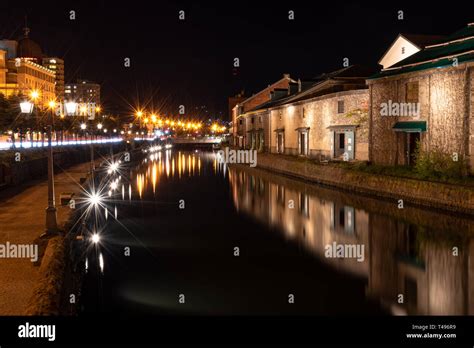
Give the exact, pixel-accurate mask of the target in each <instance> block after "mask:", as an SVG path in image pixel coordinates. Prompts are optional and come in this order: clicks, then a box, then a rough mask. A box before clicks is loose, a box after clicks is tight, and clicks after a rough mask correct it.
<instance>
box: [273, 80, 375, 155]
mask: <svg viewBox="0 0 474 348" xmlns="http://www.w3.org/2000/svg"><path fill="white" fill-rule="evenodd" d="M341 100H343V101H344V113H340V114H338V110H337V105H338V101H341ZM368 102H369V92H368V90H367V89H362V90H352V91H345V92H337V93H331V94H328V95H324V96H321V97H317V98H312V99H308V100H305V101H301V102H296V103H292V104H288V105H285V106H283V107H280V108H278V109H273V110H272V111H271V119H270V130H271V132H270V133H271V135H270V138H271V149H272V152H276V142H277V134H276V132H274V130H275V129H279V128H284V129H285V154H292V155H294V154H297V153H298V132H297V131H296V129H297V128H300V127H309V128H310V130H309V151H310V157H317V158H319V157H320V156H321V157H331V155H332V150H331V138H332V137H333V132H332V131H331V130H330V129H328V127H329V126H336V125H357V126H358V127H357V129H356V132H355V158H356V159H358V160H367V159H368V115H367V112H368ZM303 110H304V111H303Z"/></svg>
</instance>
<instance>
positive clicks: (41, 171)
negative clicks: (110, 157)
mask: <svg viewBox="0 0 474 348" xmlns="http://www.w3.org/2000/svg"><path fill="white" fill-rule="evenodd" d="M123 149H124V144H122V143H119V144H113V150H114V152H117V151H123ZM109 151H110V144H96V145H94V152H95V153H96V156H99V155H107V154H108V153H109ZM16 153H19V154H20V155H21V157H20V158H21V160H20V161H16V160H15V155H16ZM46 156H47V152H46V150H45V149H26V150H25V149H22V150H17V151H8V152H5V153H2V156H1V157H0V188H1V187H8V186H18V185H21V184H23V183H25V182H28V181H29V180H34V179H40V178H42V177H44V176H46V175H47V168H48V167H47V162H48V158H47V157H46ZM89 156H90V151H89V147H86V148H72V147H71V148H63V149H57V148H55V149H54V164H55V167H56V169H55V170H56V171H58V170H59V169H60V168H63V169H64V168H68V167H70V166H72V165H75V164H78V163H83V162H86V161H88V160H89V158H90V157H89Z"/></svg>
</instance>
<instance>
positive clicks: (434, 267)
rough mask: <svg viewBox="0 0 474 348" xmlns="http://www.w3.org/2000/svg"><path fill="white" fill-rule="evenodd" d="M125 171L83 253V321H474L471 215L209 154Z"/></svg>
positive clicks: (177, 155) (164, 156)
mask: <svg viewBox="0 0 474 348" xmlns="http://www.w3.org/2000/svg"><path fill="white" fill-rule="evenodd" d="M121 174H122V178H121V179H120V181H118V182H117V189H116V190H115V191H114V190H112V191H113V192H111V193H112V196H111V197H110V198H109V201H108V202H107V207H108V209H109V212H108V214H107V215H108V216H107V220H106V222H105V223H103V224H101V226H100V237H101V240H100V243H99V244H98V246H97V247H93V248H91V250H90V252H89V253H88V256H87V273H86V277H85V282H84V286H83V290H82V292H83V294H82V301H83V306H84V313H85V314H88V313H96V312H101V313H104V312H105V313H110V314H114V315H115V314H117V315H123V316H126V315H127V316H129V315H142V314H196V315H207V314H210V315H216V314H217V315H221V314H222V315H238V314H245V315H254V314H255V315H261V314H270V315H272V314H311V315H325V314H348V315H361V314H363V315H365V314H368V315H371V314H375V315H379V314H383V315H385V314H433V315H434V314H456V315H464V314H473V313H474V305H473V300H472V299H473V298H474V275H473V274H474V271H473V270H474V258H473V257H469V255H474V243H473V242H472V240H473V239H472V232H473V226H472V225H473V223H472V222H473V221H472V220H469V219H467V218H462V217H455V216H450V215H448V214H444V213H440V212H433V211H429V210H423V209H419V208H415V207H407V206H406V207H405V208H404V209H398V208H397V203H396V202H389V201H381V200H376V199H372V198H367V197H359V196H357V195H352V194H348V193H344V192H341V191H336V190H331V189H327V188H322V187H318V186H315V185H309V184H306V183H303V182H301V181H297V180H292V179H289V178H285V177H281V176H278V175H274V174H271V173H268V172H264V171H260V170H256V169H251V168H249V167H240V166H239V167H232V168H229V167H227V166H224V165H222V164H218V163H217V160H216V157H215V155H214V154H212V153H205V152H179V151H177V150H167V151H162V152H157V153H154V154H152V155H151V157H150V156H149V157H148V158H147V159H146V162H143V163H142V164H140V165H138V166H136V167H133V168H131V169H130V168H128V169H126V170H125V169H121ZM129 192H131V196H130V195H129ZM181 200H183V201H181ZM180 204H181V205H183V204H184V209H180ZM115 212H116V214H117V220H115V218H114V215H115ZM102 215H105V214H102ZM102 220H105V216H102ZM341 246H342V248H345V249H344V250H343V251H344V252H345V254H337V253H333V254H329V251H328V250H331V251H335V250H338V249H337V248H338V247H339V248H341ZM235 248H238V251H237V249H235ZM453 248H455V249H453ZM339 250H341V249H339ZM128 251H129V256H128ZM351 251H352V254H351ZM357 251H358V252H359V254H357ZM237 252H238V253H239V255H238V256H236V255H235V254H236V253H237ZM361 252H362V253H361ZM453 254H454V255H453ZM343 256H344V257H343ZM182 295H184V298H183V296H182ZM183 299H184V303H180V300H181V302H183ZM293 299H294V301H292V300H293ZM290 302H294V303H290ZM401 302H402V303H401Z"/></svg>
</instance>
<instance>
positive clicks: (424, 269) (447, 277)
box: [99, 150, 474, 315]
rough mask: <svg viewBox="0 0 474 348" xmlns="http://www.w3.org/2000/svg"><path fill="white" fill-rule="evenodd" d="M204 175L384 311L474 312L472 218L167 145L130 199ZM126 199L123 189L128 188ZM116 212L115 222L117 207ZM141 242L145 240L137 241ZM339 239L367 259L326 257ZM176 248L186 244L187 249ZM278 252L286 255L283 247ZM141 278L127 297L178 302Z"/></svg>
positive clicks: (224, 225) (149, 162) (240, 211)
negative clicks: (361, 288)
mask: <svg viewBox="0 0 474 348" xmlns="http://www.w3.org/2000/svg"><path fill="white" fill-rule="evenodd" d="M201 176H203V177H216V178H217V177H220V178H226V179H227V181H226V185H227V188H226V189H228V190H229V197H228V199H229V200H230V202H231V203H232V205H233V206H234V208H235V210H236V211H237V216H240V219H241V217H242V216H248V217H250V218H251V219H253V220H255V221H257V222H258V224H260V225H261V226H264V228H266V229H269V230H271V231H273V233H277V234H278V233H281V235H282V236H283V237H284V238H285V239H286V240H287V243H288V244H287V247H288V249H292V248H294V246H295V245H298V246H299V247H301V248H302V249H303V250H304V251H305V253H308V254H310V255H312V257H313V258H315V259H317V260H318V262H320V263H323V264H325V265H327V266H328V267H330V268H331V269H332V272H334V274H340V275H342V276H344V275H347V276H348V277H355V278H357V279H361V280H363V282H364V283H365V297H366V298H367V299H369V300H371V301H375V302H376V303H377V304H379V305H380V306H381V307H382V308H384V309H385V310H387V311H388V312H390V313H392V314H422V315H425V314H426V315H431V314H432V315H465V314H474V306H473V305H472V298H473V297H474V277H472V276H470V273H472V271H473V269H474V264H473V262H472V260H473V259H474V258H473V256H474V242H473V240H474V239H473V238H472V236H473V233H474V228H473V224H472V220H469V219H466V218H462V217H454V216H449V215H446V214H442V213H439V212H432V211H428V210H423V209H419V208H412V207H410V208H407V209H404V210H402V211H401V210H399V209H397V208H396V205H395V204H394V203H393V202H387V201H380V200H376V199H372V198H366V197H359V196H356V195H352V194H347V193H344V192H340V191H335V190H330V189H327V188H321V187H318V186H315V185H308V184H305V183H303V182H300V181H295V180H292V179H289V178H285V177H281V176H277V175H273V174H270V173H267V172H263V171H259V170H256V169H252V168H247V167H242V166H237V167H230V168H228V167H227V166H226V165H224V164H221V163H219V162H218V161H217V157H216V155H215V154H213V153H207V152H198V153H196V152H192V153H189V152H180V151H173V152H172V151H171V150H167V151H163V152H157V153H155V154H152V155H150V156H148V158H147V159H146V160H145V161H144V163H143V164H142V165H139V166H137V167H135V168H132V170H131V172H130V176H129V182H130V184H129V187H128V196H129V201H130V202H131V205H132V206H135V205H137V204H138V201H133V199H132V195H133V191H135V192H136V195H135V197H136V199H138V200H139V201H143V202H148V201H149V200H150V199H153V200H157V201H160V200H161V199H162V198H161V197H160V195H159V192H160V187H161V188H162V189H163V188H165V187H166V185H168V186H170V187H172V190H175V189H179V187H180V185H181V184H183V183H184V180H190V179H192V178H199V177H201ZM181 180H183V182H181ZM216 180H217V179H216ZM180 182H181V184H180ZM191 191H193V189H192V188H191ZM148 193H152V195H151V196H150V195H149V194H148ZM190 194H191V195H192V194H193V192H190ZM124 199H125V187H124V185H122V200H124ZM211 199H212V198H211ZM114 209H115V218H117V206H115V208H114ZM142 209H143V208H142ZM106 214H107V213H106ZM206 214H209V216H207V217H205V219H212V218H214V216H213V215H212V214H213V212H212V211H209V212H206ZM147 219H149V218H147ZM160 219H162V220H163V219H164V220H166V219H167V216H166V215H162V216H160ZM145 221H146V220H145ZM220 222H221V224H220V225H218V226H216V228H217V229H219V230H221V231H222V232H223V233H225V232H226V229H228V226H229V225H228V222H222V221H220ZM230 223H232V222H230ZM130 226H132V225H130ZM133 226H135V225H133ZM253 229H255V231H253V230H252V233H255V234H258V233H260V232H259V231H258V229H257V228H256V227H255V226H253ZM158 231H161V232H160V233H162V230H159V229H158V230H156V231H153V233H157V232H158ZM132 232H135V230H133V231H132ZM267 237H268V236H267ZM138 238H140V236H139V237H138ZM142 238H143V237H142ZM229 238H231V236H230V237H229ZM155 242H156V245H158V246H163V245H165V244H164V243H163V241H161V242H160V241H154V242H149V241H147V242H146V243H145V244H146V245H147V246H149V247H150V248H154V247H156V246H155V244H154V243H155ZM104 243H107V241H104ZM128 243H129V244H128V245H130V242H128ZM141 244H142V242H141V241H139V242H138V243H136V245H138V246H139V245H141ZM185 244H186V243H185ZM339 245H353V246H363V255H362V256H363V257H362V259H361V258H359V259H357V258H355V257H328V254H327V251H328V249H329V247H330V246H339ZM174 247H175V248H176V247H179V248H182V245H180V246H174ZM453 247H456V248H458V249H459V254H458V255H457V256H453ZM100 256H101V259H100V260H99V266H100V269H101V271H102V272H103V271H104V257H102V254H100ZM280 257H281V258H286V257H288V255H285V254H283V253H282V254H281V256H280ZM105 258H106V257H105ZM288 262H290V263H291V262H292V260H288ZM142 266H143V265H142ZM110 268H111V267H109V268H108V269H109V272H110ZM466 270H467V271H466ZM140 271H141V272H145V271H146V270H145V269H141V270H140ZM151 272H153V270H151ZM295 272H298V270H297V269H296V270H295ZM315 272H316V269H315ZM105 273H107V272H105ZM150 277H151V278H150ZM144 279H148V282H149V284H150V288H146V289H143V288H137V287H136V286H135V285H134V284H133V283H125V284H123V289H124V290H122V295H123V296H125V298H126V299H127V300H129V301H134V302H137V303H142V304H143V305H146V306H154V303H155V305H156V306H159V307H160V308H172V309H176V308H177V306H176V305H175V304H174V302H173V304H172V303H171V301H172V297H173V296H174V295H173V294H174V293H173V291H172V290H170V288H169V287H170V285H169V284H167V285H166V288H163V286H164V285H163V284H161V283H159V282H158V281H157V280H155V279H154V280H151V279H153V277H152V276H151V275H150V274H147V275H146V276H144ZM327 282H329V284H325V286H329V287H330V286H331V285H330V280H327ZM348 282H349V280H348ZM155 287H157V288H160V291H161V292H160V293H157V294H156V297H154V295H153V292H154V290H153V289H154V288H155ZM194 291H197V292H198V293H199V291H198V290H196V289H194ZM138 294H146V296H139V295H138ZM399 295H403V303H399V302H398V300H399V298H400V297H399ZM145 298H146V300H145ZM206 305H209V303H203V304H201V307H200V306H199V305H195V307H194V310H195V311H196V312H198V313H199V312H201V311H205V310H204V309H203V308H205V306H206ZM224 313H227V312H225V311H224ZM231 313H232V312H231ZM313 314H324V313H313Z"/></svg>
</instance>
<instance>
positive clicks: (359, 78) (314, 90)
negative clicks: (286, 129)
mask: <svg viewBox="0 0 474 348" xmlns="http://www.w3.org/2000/svg"><path fill="white" fill-rule="evenodd" d="M374 71H375V69H374V68H371V67H366V66H362V65H350V66H348V67H345V68H342V69H338V70H335V71H332V72H329V73H323V74H320V75H318V76H316V77H315V78H313V79H312V80H311V81H312V82H313V83H312V84H309V85H308V84H307V85H306V88H305V89H302V90H301V91H300V92H297V93H294V94H291V95H289V96H286V97H282V98H278V99H273V100H270V101H268V102H266V103H263V104H260V105H258V106H256V107H255V108H253V109H252V110H249V111H247V112H256V111H259V110H262V111H263V110H265V109H269V108H272V107H277V106H281V105H285V104H287V103H290V102H296V101H301V100H304V99H309V98H313V97H316V96H320V95H324V94H328V93H332V92H334V90H328V88H330V87H331V86H334V82H336V83H337V82H341V81H342V82H344V81H345V82H349V83H358V82H360V83H362V84H365V79H366V78H367V76H369V75H371V74H373V73H374ZM302 86H303V84H302Z"/></svg>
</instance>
